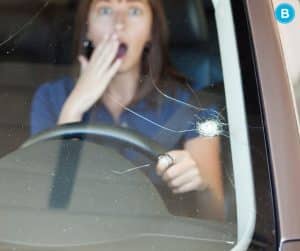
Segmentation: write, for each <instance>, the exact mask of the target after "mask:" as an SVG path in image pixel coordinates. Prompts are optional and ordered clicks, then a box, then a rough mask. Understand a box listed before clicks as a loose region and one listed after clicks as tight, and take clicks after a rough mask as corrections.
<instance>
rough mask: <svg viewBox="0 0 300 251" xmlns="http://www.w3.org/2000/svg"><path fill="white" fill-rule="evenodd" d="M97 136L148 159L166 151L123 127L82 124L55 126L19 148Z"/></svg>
mask: <svg viewBox="0 0 300 251" xmlns="http://www.w3.org/2000/svg"><path fill="white" fill-rule="evenodd" d="M88 135H90V136H97V137H100V138H104V139H107V140H113V141H117V142H120V143H122V144H125V145H128V146H131V147H134V148H135V149H138V150H139V151H141V152H142V153H144V154H146V155H147V156H148V157H151V158H157V157H158V156H159V155H160V154H164V153H165V152H167V150H166V149H165V148H164V147H163V146H161V145H159V144H158V143H156V142H155V141H153V140H151V139H148V138H146V137H145V136H142V135H140V134H138V133H137V132H135V131H133V130H131V129H128V128H123V127H117V126H110V125H104V124H97V125H96V124H94V125H90V124H88V125H87V124H83V123H70V124H65V125H61V126H57V127H55V128H53V129H49V130H46V131H44V132H41V133H39V134H37V135H35V136H33V137H31V138H30V139H28V140H27V141H26V142H25V143H24V144H23V145H22V146H21V148H25V147H29V146H31V145H33V144H36V143H38V142H40V141H45V140H51V139H57V138H74V137H81V136H88Z"/></svg>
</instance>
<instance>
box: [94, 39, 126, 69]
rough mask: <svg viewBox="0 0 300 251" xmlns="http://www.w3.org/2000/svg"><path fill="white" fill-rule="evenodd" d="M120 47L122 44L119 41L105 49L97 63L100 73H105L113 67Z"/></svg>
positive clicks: (113, 42)
mask: <svg viewBox="0 0 300 251" xmlns="http://www.w3.org/2000/svg"><path fill="white" fill-rule="evenodd" d="M119 45H120V42H119V41H118V40H114V41H112V42H111V44H110V45H109V46H107V47H106V48H105V50H104V51H103V54H102V55H101V56H100V57H99V58H98V59H97V62H95V67H97V69H98V70H99V71H105V70H106V69H107V68H109V66H111V64H112V62H113V60H114V59H115V58H116V55H117V52H118V49H119Z"/></svg>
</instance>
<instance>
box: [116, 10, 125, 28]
mask: <svg viewBox="0 0 300 251" xmlns="http://www.w3.org/2000/svg"><path fill="white" fill-rule="evenodd" d="M114 26H115V27H114V28H115V31H123V30H124V29H125V17H124V15H123V13H118V14H117V15H116V18H115V25H114Z"/></svg>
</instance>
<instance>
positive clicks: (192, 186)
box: [172, 178, 202, 194]
mask: <svg viewBox="0 0 300 251" xmlns="http://www.w3.org/2000/svg"><path fill="white" fill-rule="evenodd" d="M201 185H202V181H201V180H200V179H198V178H196V179H194V180H193V181H191V182H189V183H187V184H184V185H182V186H180V187H178V188H176V189H173V190H172V191H173V193H175V194H178V193H187V192H191V191H197V190H199V189H200V188H201Z"/></svg>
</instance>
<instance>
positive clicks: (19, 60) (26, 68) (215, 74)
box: [0, 0, 222, 156]
mask: <svg viewBox="0 0 300 251" xmlns="http://www.w3.org/2000/svg"><path fill="white" fill-rule="evenodd" d="M163 2H164V5H165V9H166V14H167V18H168V24H169V26H170V57H171V60H172V63H173V65H174V66H175V67H176V69H177V70H179V71H180V72H181V73H183V74H184V75H185V76H187V77H188V79H189V80H190V84H191V86H192V88H193V89H194V90H201V89H203V88H205V87H208V86H211V85H215V84H219V83H221V82H222V70H221V66H220V58H219V54H218V45H217V33H216V28H215V23H214V12H213V8H212V5H211V2H210V1H207V0H205V1H201V0H187V1H180V0H177V1H174V0H164V1H163ZM77 6H78V0H54V1H42V0H32V1H31V0H26V3H24V1H23V0H22V1H18V0H13V1H11V0H10V1H1V3H0V12H1V13H0V41H1V42H0V51H1V53H0V72H1V79H0V88H1V92H0V102H1V104H0V114H2V116H1V118H0V139H1V140H0V156H3V155H5V154H7V153H9V152H11V151H12V150H14V149H16V148H17V147H18V146H20V145H21V144H22V143H23V142H24V141H25V140H26V139H27V138H28V137H29V119H30V118H29V115H30V106H31V100H32V97H33V94H34V92H35V90H36V89H37V87H38V86H39V85H41V84H42V83H45V82H47V81H51V80H55V79H57V78H59V77H61V76H63V75H73V74H74V72H75V71H76V59H75V60H74V58H76V55H73V54H72V51H73V48H74V46H75V45H74V42H73V36H74V23H75V21H76V20H75V19H76V16H75V15H74V13H76V8H77ZM182 20H183V21H182ZM196 54H197V56H196V57H195V55H196ZM74 62H75V63H74ZM220 86H221V85H220Z"/></svg>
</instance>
